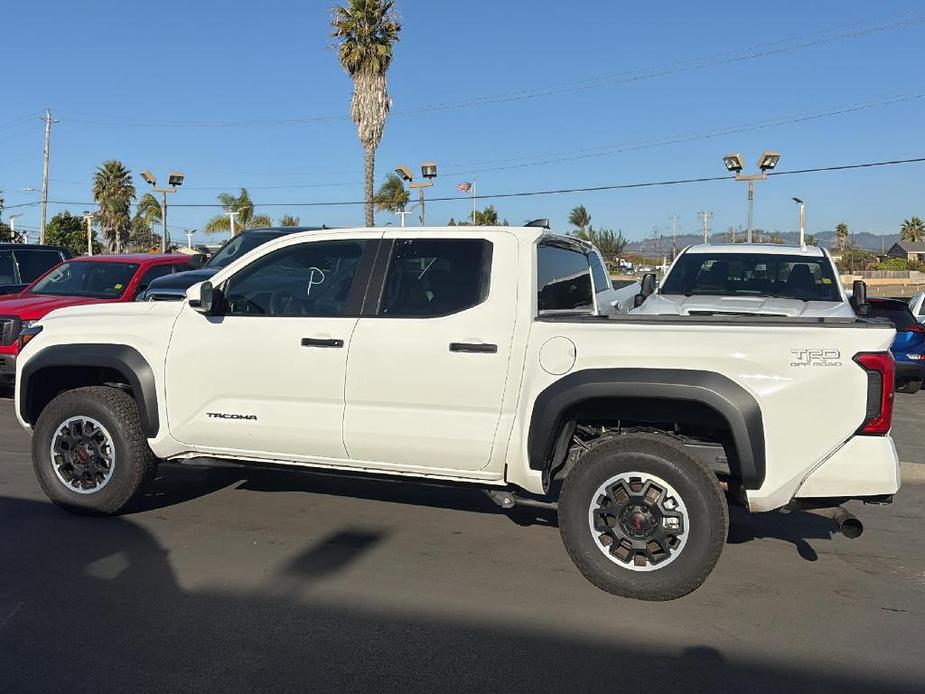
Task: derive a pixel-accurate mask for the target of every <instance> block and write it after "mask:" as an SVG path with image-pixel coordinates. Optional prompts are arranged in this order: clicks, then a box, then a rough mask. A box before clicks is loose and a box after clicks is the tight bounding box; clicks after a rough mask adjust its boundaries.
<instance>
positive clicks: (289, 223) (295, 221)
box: [279, 214, 300, 227]
mask: <svg viewBox="0 0 925 694" xmlns="http://www.w3.org/2000/svg"><path fill="white" fill-rule="evenodd" d="M299 222H300V220H299V218H298V217H293V216H292V215H291V214H284V215H283V216H282V217H280V218H279V225H280V226H281V227H297V226H299Z"/></svg>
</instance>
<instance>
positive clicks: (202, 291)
mask: <svg viewBox="0 0 925 694" xmlns="http://www.w3.org/2000/svg"><path fill="white" fill-rule="evenodd" d="M196 287H198V288H199V292H198V293H199V298H198V299H197V298H196V293H195V292H194V291H192V290H194V289H195V288H196ZM190 290H191V291H190V292H188V293H187V297H188V298H189V303H190V306H192V307H193V308H194V309H196V310H197V311H199V313H202V314H204V315H206V316H211V315H214V314H215V312H216V311H217V310H218V307H219V304H221V297H222V293H221V291H220V290H219V289H216V288H215V287H213V286H212V283H211V282H202V283H200V284H198V285H194V286H193V287H190Z"/></svg>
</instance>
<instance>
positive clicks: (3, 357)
mask: <svg viewBox="0 0 925 694" xmlns="http://www.w3.org/2000/svg"><path fill="white" fill-rule="evenodd" d="M15 380H16V355H15V354H0V383H2V384H7V383H13V381H15Z"/></svg>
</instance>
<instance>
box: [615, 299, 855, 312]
mask: <svg viewBox="0 0 925 694" xmlns="http://www.w3.org/2000/svg"><path fill="white" fill-rule="evenodd" d="M633 313H641V314H645V315H673V316H694V315H746V316H786V317H788V318H854V317H855V314H854V310H853V309H852V308H851V306H850V305H849V304H848V303H847V302H843V301H801V300H799V299H780V298H772V297H766V296H713V295H697V296H684V295H683V294H653V295H652V296H650V297H649V298H648V299H646V301H645V303H643V304H642V306H640V307H639V308H637V309H635V310H634V311H633Z"/></svg>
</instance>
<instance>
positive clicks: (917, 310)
mask: <svg viewBox="0 0 925 694" xmlns="http://www.w3.org/2000/svg"><path fill="white" fill-rule="evenodd" d="M909 310H910V311H912V315H913V316H915V319H916V320H917V321H918V322H919V323H925V292H916V293H915V294H913V295H912V298H911V299H909Z"/></svg>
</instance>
